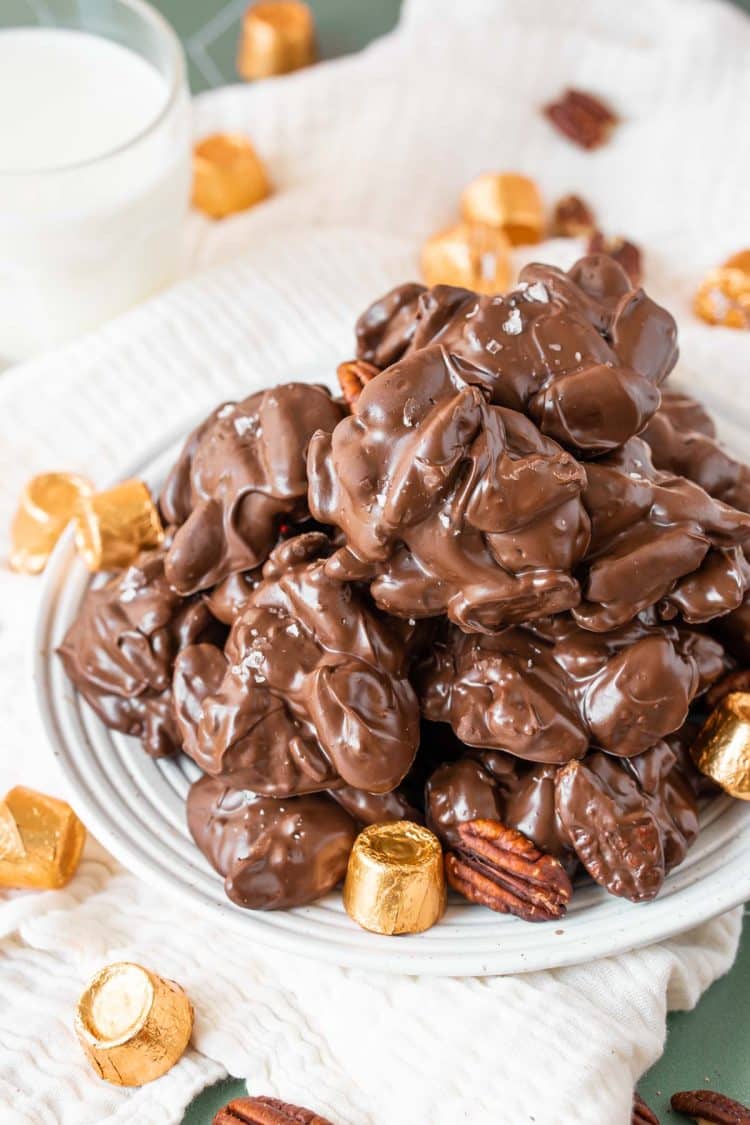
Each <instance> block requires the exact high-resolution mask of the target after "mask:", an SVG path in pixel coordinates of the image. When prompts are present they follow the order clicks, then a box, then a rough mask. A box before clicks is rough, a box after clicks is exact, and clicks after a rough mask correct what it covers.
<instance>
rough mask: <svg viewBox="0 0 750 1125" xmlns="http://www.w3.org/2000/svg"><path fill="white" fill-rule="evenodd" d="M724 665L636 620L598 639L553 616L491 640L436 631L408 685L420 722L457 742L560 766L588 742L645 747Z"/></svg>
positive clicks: (627, 751) (704, 644) (700, 646)
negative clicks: (444, 730) (440, 727)
mask: <svg viewBox="0 0 750 1125" xmlns="http://www.w3.org/2000/svg"><path fill="white" fill-rule="evenodd" d="M725 667H726V665H725V661H724V657H723V651H722V648H721V646H720V645H719V644H718V643H717V642H716V641H714V640H713V639H712V638H710V637H707V636H705V635H703V634H699V633H695V632H691V631H689V630H686V629H680V630H678V629H676V628H675V627H674V626H668V625H646V624H644V623H643V622H641V621H633V622H631V623H630V624H629V625H625V626H621V627H620V628H618V629H613V630H611V631H610V632H608V633H602V634H597V633H592V632H590V631H588V630H585V629H581V628H580V627H579V626H577V625H576V623H575V622H574V621H573V620H572V618H571V617H570V616H567V615H559V616H557V617H554V618H544V619H540V620H539V621H537V622H530V623H528V624H527V625H525V626H518V627H516V628H513V629H506V630H505V631H504V632H502V633H500V634H499V635H497V636H491V637H490V636H470V635H467V634H466V633H463V632H462V631H461V630H459V629H456V628H452V627H450V626H448V627H445V628H444V629H443V630H442V631H441V632H440V633H439V634H438V637H437V640H436V642H435V644H434V645H433V647H432V650H431V651H430V653H429V655H428V656H427V657H426V658H425V659H424V660H423V661H422V663H421V666H420V668H419V670H418V673H417V674H416V677H415V683H416V685H417V690H418V692H419V695H420V701H421V706H422V711H423V714H424V715H425V716H426V718H428V719H430V720H432V721H435V722H448V723H450V724H451V726H452V727H453V730H454V731H455V733H456V735H457V736H458V738H459V739H460V740H461V741H462V742H463V743H465V744H467V745H469V746H480V747H486V748H494V749H497V750H503V751H507V752H509V753H511V754H514V755H516V756H517V757H519V758H525V759H529V760H531V761H535V762H550V763H564V762H567V761H569V760H570V759H571V758H580V757H582V756H583V755H584V754H585V753H586V751H587V749H588V747H589V745H590V744H593V745H596V746H599V747H602V748H603V749H605V750H607V751H609V752H610V753H612V754H618V755H623V756H631V755H633V754H639V753H641V752H642V751H644V750H646V749H648V747H650V746H652V745H653V743H655V742H656V741H658V739H660V738H662V737H663V736H664V735H666V734H669V733H671V732H672V731H675V730H677V729H678V728H679V727H680V726H681V725H682V723H683V722H684V721H685V719H686V717H687V713H688V708H689V706H690V703H691V702H692V700H693V699H694V698H695V696H696V695H697V694H699V693H700V692H701V691H704V690H705V689H706V688H707V687H708V685H709V684H710V683H712V682H713V681H714V680H716V679H717V678H718V677H719V676H720V675H721V674H722V672H723V671H724V669H725Z"/></svg>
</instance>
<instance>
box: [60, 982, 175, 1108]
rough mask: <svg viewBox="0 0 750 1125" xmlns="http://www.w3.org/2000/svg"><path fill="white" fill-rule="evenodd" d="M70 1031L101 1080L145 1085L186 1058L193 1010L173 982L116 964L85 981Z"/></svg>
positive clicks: (118, 1083)
mask: <svg viewBox="0 0 750 1125" xmlns="http://www.w3.org/2000/svg"><path fill="white" fill-rule="evenodd" d="M75 1029H76V1034H77V1036H78V1038H79V1040H80V1043H81V1046H82V1047H83V1049H84V1051H85V1052H86V1054H87V1055H88V1058H89V1060H90V1062H91V1064H92V1066H93V1067H94V1069H95V1070H96V1072H97V1073H98V1075H99V1077H100V1078H103V1079H104V1080H105V1081H106V1082H112V1083H113V1084H114V1085H115V1086H144V1085H145V1084H146V1083H147V1082H153V1080H154V1079H155V1078H160V1077H161V1075H162V1074H166V1072H167V1071H168V1070H171V1069H172V1067H173V1066H174V1064H175V1063H176V1062H178V1061H179V1060H180V1058H181V1057H182V1055H183V1054H184V1053H185V1049H186V1048H187V1045H188V1043H189V1042H190V1036H191V1034H192V1031H193V1005H192V1004H191V1003H190V1001H189V1000H188V998H187V996H186V995H185V993H184V992H183V990H182V989H181V988H180V986H179V985H178V984H175V982H174V981H171V980H165V979H164V978H163V977H160V976H158V975H157V974H156V973H152V972H151V970H150V969H144V968H143V966H142V965H136V964H134V963H133V962H132V961H118V962H115V964H113V965H107V967H106V968H105V969H101V970H100V972H98V973H97V974H96V976H95V977H94V978H93V979H92V980H91V981H90V982H89V984H88V986H87V988H86V990H85V992H84V993H83V995H82V996H81V998H80V1000H79V1001H78V1008H77V1011H76V1019H75Z"/></svg>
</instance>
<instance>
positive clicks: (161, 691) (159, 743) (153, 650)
mask: <svg viewBox="0 0 750 1125" xmlns="http://www.w3.org/2000/svg"><path fill="white" fill-rule="evenodd" d="M164 550H165V548H164V547H160V548H157V549H156V550H153V551H145V552H143V553H142V554H141V555H139V556H138V558H137V559H136V561H135V562H134V563H133V564H132V566H130V567H128V569H127V570H125V571H121V572H120V573H118V574H115V575H113V577H112V578H110V579H109V581H107V582H106V583H105V584H104V585H103V586H91V587H89V589H88V590H87V591H86V594H85V596H84V599H83V602H82V604H81V607H80V609H79V611H78V615H77V617H76V618H75V620H74V621H73V623H72V625H71V626H70V628H69V629H68V632H67V634H66V635H65V639H64V640H63V643H62V645H61V646H60V649H59V652H60V656H61V657H62V660H63V664H64V665H65V671H66V672H67V674H68V676H69V677H70V680H71V682H72V683H73V684H74V685H75V687H76V689H77V690H78V691H79V692H80V693H81V695H82V696H83V697H84V699H85V700H86V701H87V702H88V703H89V704H90V706H91V707H93V708H94V710H95V711H96V713H97V715H98V716H99V718H100V719H101V720H102V722H103V723H104V724H105V725H106V726H108V727H110V728H111V729H112V730H118V731H122V732H123V734H131V735H134V736H135V737H137V738H140V739H141V743H142V745H143V748H144V750H145V751H146V752H147V753H148V754H150V755H151V756H152V757H154V758H158V757H162V756H163V755H165V754H173V753H175V752H176V751H177V750H178V749H179V747H180V741H181V740H180V734H179V730H178V728H177V723H176V721H175V717H174V710H173V707H172V669H173V665H174V661H175V657H176V656H177V653H178V652H179V651H180V650H181V649H183V648H185V647H186V646H187V645H191V644H195V643H196V642H198V641H201V640H210V639H214V640H217V641H218V640H219V639H221V637H222V636H223V633H224V630H222V629H221V627H220V626H218V625H217V623H216V622H215V621H214V619H213V618H212V616H211V613H210V612H209V609H208V606H207V605H206V604H205V603H204V602H203V601H202V600H201V599H200V598H198V597H192V598H188V599H185V598H181V597H180V596H179V594H176V593H175V591H174V590H173V589H172V588H171V587H170V585H169V583H168V582H167V580H166V577H165V575H164Z"/></svg>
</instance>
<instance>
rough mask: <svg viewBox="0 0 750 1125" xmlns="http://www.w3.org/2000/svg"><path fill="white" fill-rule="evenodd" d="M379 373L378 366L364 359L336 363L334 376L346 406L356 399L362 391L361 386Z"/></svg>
mask: <svg viewBox="0 0 750 1125" xmlns="http://www.w3.org/2000/svg"><path fill="white" fill-rule="evenodd" d="M379 373H380V368H379V367H376V366H375V364H374V363H368V362H367V360H364V359H351V360H348V361H347V362H346V363H340V364H339V365H338V367H337V368H336V377H337V379H338V381H339V386H340V387H341V393H342V394H343V396H344V402H345V403H346V404H347V406H351V405H352V403H353V402H356V401H357V399H358V398H359V396H360V394H361V393H362V388H363V387H364V386H365V385H366V384H367V383H369V382H370V380H371V379H374V378H375V376H376V375H378V374H379Z"/></svg>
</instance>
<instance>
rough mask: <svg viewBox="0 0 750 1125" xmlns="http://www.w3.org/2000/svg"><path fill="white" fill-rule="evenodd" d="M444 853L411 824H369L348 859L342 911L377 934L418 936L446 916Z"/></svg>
mask: <svg viewBox="0 0 750 1125" xmlns="http://www.w3.org/2000/svg"><path fill="white" fill-rule="evenodd" d="M445 895H446V891H445V872H444V868H443V853H442V850H441V848H440V843H439V842H438V838H437V836H435V835H434V833H432V832H430V830H429V828H423V827H422V826H421V825H420V824H414V823H413V822H412V821H410V820H396V821H390V822H388V823H387V824H372V825H370V827H369V828H365V829H364V831H363V832H360V834H359V836H358V837H357V839H356V840H355V842H354V847H353V849H352V853H351V855H350V857H349V866H348V868H347V872H346V881H345V882H344V906H345V907H346V911H347V913H348V914H349V916H350V917H351V918H353V919H354V921H355V922H357V923H358V924H359V925H360V926H362V927H363V929H365V930H372V932H373V933H376V934H418V933H421V932H422V931H423V930H428V929H429V928H430V926H434V925H435V923H436V922H437V921H438V920H439V919H440V918H441V917H442V914H443V912H444V910H445Z"/></svg>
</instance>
